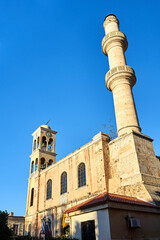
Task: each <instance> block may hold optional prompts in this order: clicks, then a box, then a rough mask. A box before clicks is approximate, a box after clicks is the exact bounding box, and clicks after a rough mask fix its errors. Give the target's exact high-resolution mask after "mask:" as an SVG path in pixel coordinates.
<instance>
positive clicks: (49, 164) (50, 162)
mask: <svg viewBox="0 0 160 240" xmlns="http://www.w3.org/2000/svg"><path fill="white" fill-rule="evenodd" d="M52 164H53V160H52V159H50V160H49V162H48V167H49V166H51V165H52Z"/></svg>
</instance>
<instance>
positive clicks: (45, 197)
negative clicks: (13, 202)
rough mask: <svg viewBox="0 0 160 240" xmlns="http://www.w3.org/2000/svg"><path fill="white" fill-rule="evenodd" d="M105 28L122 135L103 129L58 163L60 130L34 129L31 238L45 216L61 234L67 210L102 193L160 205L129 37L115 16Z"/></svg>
mask: <svg viewBox="0 0 160 240" xmlns="http://www.w3.org/2000/svg"><path fill="white" fill-rule="evenodd" d="M104 30H105V37H104V38H103V40H102V50H103V53H104V54H105V55H107V56H108V60H109V66H110V70H109V72H108V73H107V74H106V78H105V79H106V87H107V89H108V90H110V91H111V92H112V94H113V99H114V107H115V115H116V123H117V133H118V137H117V138H115V139H114V140H110V138H109V136H108V135H107V134H105V133H102V132H100V133H98V134H97V135H96V136H93V139H92V140H91V141H90V142H89V143H87V144H86V145H84V146H82V147H81V148H79V149H77V150H76V151H74V152H73V153H71V154H69V155H68V156H66V157H65V158H63V159H61V160H59V161H58V162H56V152H55V143H56V133H57V132H56V131H54V130H52V129H51V128H50V127H49V126H48V125H42V126H40V127H39V128H38V129H37V130H36V131H35V132H34V133H33V149H32V154H31V156H30V157H31V164H30V176H29V182H28V196H27V209H26V217H25V231H26V232H29V233H31V235H32V236H39V234H40V231H41V229H42V219H43V218H44V216H45V217H46V219H47V221H48V224H49V226H50V229H51V232H52V235H53V236H56V235H60V234H62V233H63V227H64V225H65V226H66V225H67V223H66V224H63V217H64V213H67V212H66V211H67V209H72V208H73V207H74V206H77V205H79V204H82V203H83V202H86V201H88V200H90V199H94V198H96V197H97V196H99V195H100V194H102V193H106V194H107V193H109V194H119V195H123V196H126V197H127V196H129V197H136V198H139V199H142V200H143V201H144V202H149V203H151V204H152V205H153V204H159V201H160V199H159V195H160V162H159V159H158V158H157V157H156V156H155V153H154V149H153V145H152V141H153V140H152V139H151V138H150V137H148V136H146V135H144V134H143V133H141V128H140V125H139V121H138V116H137V112H136V107H135V103H134V97H133V93H132V87H133V86H134V85H135V83H136V76H135V73H134V70H133V69H132V68H131V67H129V66H127V63H126V59H125V51H126V49H127V47H128V42H127V38H126V36H125V35H124V33H122V32H120V31H119V21H118V19H117V18H116V16H114V15H108V16H107V17H106V18H105V21H104ZM107 196H108V195H107ZM77 209H78V208H77ZM70 212H73V211H70ZM68 213H69V212H68ZM96 239H98V238H96ZM107 239H109V237H108V238H107ZM110 239H111V238H110Z"/></svg>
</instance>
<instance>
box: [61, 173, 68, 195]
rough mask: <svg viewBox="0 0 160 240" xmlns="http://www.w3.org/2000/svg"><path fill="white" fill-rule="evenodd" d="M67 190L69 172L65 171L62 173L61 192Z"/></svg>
mask: <svg viewBox="0 0 160 240" xmlns="http://www.w3.org/2000/svg"><path fill="white" fill-rule="evenodd" d="M66 192H67V173H66V172H63V173H62V174H61V194H63V193H66Z"/></svg>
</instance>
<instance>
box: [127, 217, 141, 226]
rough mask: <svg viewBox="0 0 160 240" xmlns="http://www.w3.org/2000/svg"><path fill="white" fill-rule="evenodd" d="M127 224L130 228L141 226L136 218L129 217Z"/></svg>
mask: <svg viewBox="0 0 160 240" xmlns="http://www.w3.org/2000/svg"><path fill="white" fill-rule="evenodd" d="M129 226H130V228H140V227H141V223H140V220H139V219H138V218H130V219H129Z"/></svg>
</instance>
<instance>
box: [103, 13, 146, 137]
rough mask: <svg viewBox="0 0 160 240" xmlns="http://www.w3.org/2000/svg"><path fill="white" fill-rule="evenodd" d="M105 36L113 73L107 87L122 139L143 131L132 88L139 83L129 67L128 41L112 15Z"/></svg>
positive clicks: (109, 76) (107, 81)
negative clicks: (132, 132)
mask: <svg viewBox="0 0 160 240" xmlns="http://www.w3.org/2000/svg"><path fill="white" fill-rule="evenodd" d="M103 27H104V30H105V34H106V35H105V37H104V38H103V40H102V50H103V53H104V54H105V55H106V56H108V60H109V66H110V70H109V71H108V72H107V74H106V77H105V80H106V87H107V88H108V90H110V91H111V92H112V93H113V99H114V107H115V115H116V123H117V133H118V136H121V135H124V134H126V133H129V132H131V131H132V130H133V131H136V132H140V131H141V129H140V126H139V122H138V117H137V112H136V107H135V103H134V98H133V93H132V87H133V86H134V85H135V83H136V77H135V73H134V70H133V69H132V68H131V67H129V66H127V63H126V59H125V54H124V53H125V51H126V49H127V47H128V42H127V39H126V36H125V35H124V33H122V32H120V31H119V21H118V19H117V18H116V16H115V15H108V16H107V17H106V18H105V20H104V24H103Z"/></svg>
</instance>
